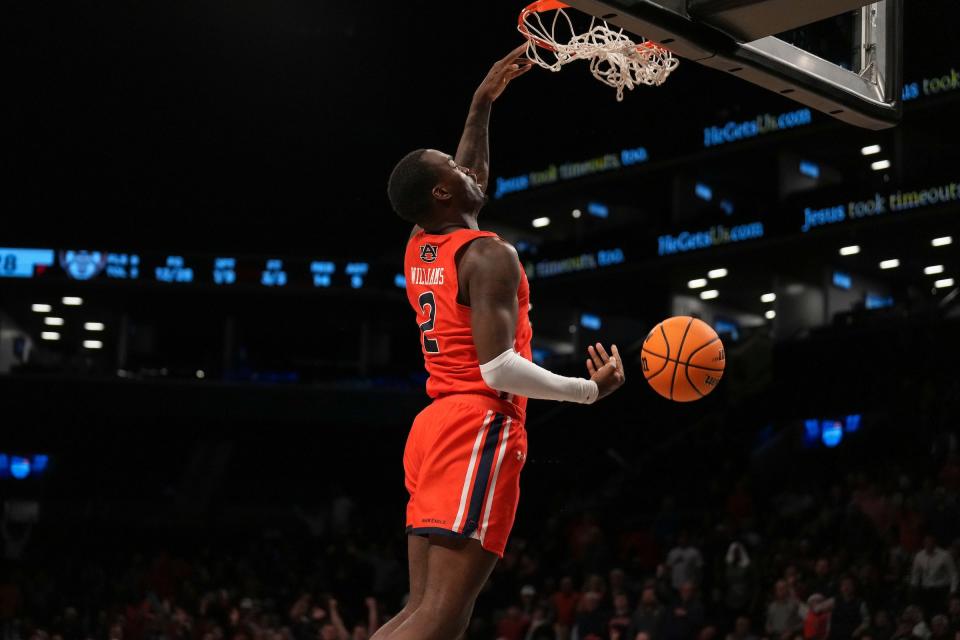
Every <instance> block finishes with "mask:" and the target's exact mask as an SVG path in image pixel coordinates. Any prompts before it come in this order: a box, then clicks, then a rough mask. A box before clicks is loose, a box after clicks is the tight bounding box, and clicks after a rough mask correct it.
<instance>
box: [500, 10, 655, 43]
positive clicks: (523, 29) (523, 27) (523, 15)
mask: <svg viewBox="0 0 960 640" xmlns="http://www.w3.org/2000/svg"><path fill="white" fill-rule="evenodd" d="M569 8H570V5H568V4H566V3H564V2H560V0H536V1H535V2H531V3H530V4H528V5H527V6H525V7H524V8H523V10H521V11H520V18H519V19H518V20H517V28H518V29H519V30H520V33H522V34H523V37H525V38H526V39H527V40H529V41H530V42H532V43H534V44H535V45H537V46H538V47H540V48H542V49H547V50H549V51H556V48H555V47H554V46H553V45H552V44H551V43H549V42H547V41H546V40H543V39H542V38H538V37H537V36H535V35H533V34H532V33H530V31H529V30H528V29H527V23H526V20H527V17H529V16H530V15H531V14H534V13H541V12H543V11H553V10H555V9H569ZM640 49H662V50H664V51H666V50H667V49H666V48H665V47H661V46H660V45H658V44H655V43H653V42H650V41H649V40H647V41H645V42H641V43H640V44H638V45H637V50H640Z"/></svg>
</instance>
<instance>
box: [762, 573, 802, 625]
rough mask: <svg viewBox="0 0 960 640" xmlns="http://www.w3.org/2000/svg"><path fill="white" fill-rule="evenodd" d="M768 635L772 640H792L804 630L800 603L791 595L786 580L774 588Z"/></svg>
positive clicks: (769, 610) (769, 608)
mask: <svg viewBox="0 0 960 640" xmlns="http://www.w3.org/2000/svg"><path fill="white" fill-rule="evenodd" d="M765 629H766V632H767V635H768V636H769V637H770V638H771V640H790V639H791V638H793V637H794V635H795V634H797V633H798V632H799V631H801V630H802V629H803V619H802V618H801V617H800V602H799V601H798V600H797V599H796V597H795V596H794V595H793V594H792V593H790V588H789V587H788V586H787V581H786V580H777V583H776V584H775V585H774V586H773V602H771V603H770V604H769V606H767V622H766V625H765Z"/></svg>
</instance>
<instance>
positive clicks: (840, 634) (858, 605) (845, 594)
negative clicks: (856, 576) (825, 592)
mask: <svg viewBox="0 0 960 640" xmlns="http://www.w3.org/2000/svg"><path fill="white" fill-rule="evenodd" d="M869 624H870V614H869V613H868V611H867V605H866V603H865V602H864V601H863V600H862V599H861V598H858V597H857V594H856V586H855V585H854V582H853V578H851V577H850V576H844V577H843V578H842V579H841V580H840V597H839V598H837V600H836V602H835V603H834V605H833V615H832V616H831V618H830V640H850V639H851V638H854V637H856V636H858V635H859V634H861V633H863V632H864V631H865V630H866V629H867V627H868V626H869Z"/></svg>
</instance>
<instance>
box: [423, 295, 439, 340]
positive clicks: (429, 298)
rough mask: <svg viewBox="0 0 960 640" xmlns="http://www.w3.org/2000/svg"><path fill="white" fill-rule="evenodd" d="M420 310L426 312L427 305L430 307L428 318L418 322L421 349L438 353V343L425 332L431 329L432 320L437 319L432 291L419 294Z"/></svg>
mask: <svg viewBox="0 0 960 640" xmlns="http://www.w3.org/2000/svg"><path fill="white" fill-rule="evenodd" d="M418 302H419V303H420V311H422V312H423V313H427V306H429V307H430V318H429V319H428V320H427V321H426V322H422V323H420V335H421V336H422V338H423V350H424V351H426V352H427V353H440V345H439V344H437V341H436V340H434V339H433V338H430V337H427V332H429V331H433V324H434V321H435V320H436V319H437V303H436V302H435V301H434V298H433V291H424V292H423V293H421V294H420V298H419V300H418Z"/></svg>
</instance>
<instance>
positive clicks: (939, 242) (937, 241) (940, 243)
mask: <svg viewBox="0 0 960 640" xmlns="http://www.w3.org/2000/svg"><path fill="white" fill-rule="evenodd" d="M952 242H953V238H952V237H950V236H943V237H941V238H934V239H933V240H931V241H930V244H932V245H933V246H935V247H945V246H947V245H948V244H950V243H952Z"/></svg>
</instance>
